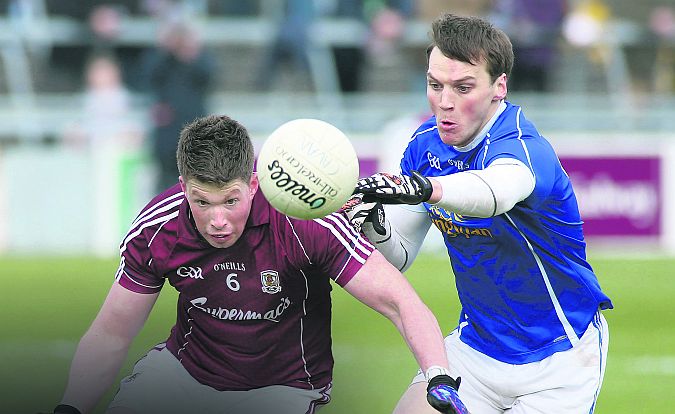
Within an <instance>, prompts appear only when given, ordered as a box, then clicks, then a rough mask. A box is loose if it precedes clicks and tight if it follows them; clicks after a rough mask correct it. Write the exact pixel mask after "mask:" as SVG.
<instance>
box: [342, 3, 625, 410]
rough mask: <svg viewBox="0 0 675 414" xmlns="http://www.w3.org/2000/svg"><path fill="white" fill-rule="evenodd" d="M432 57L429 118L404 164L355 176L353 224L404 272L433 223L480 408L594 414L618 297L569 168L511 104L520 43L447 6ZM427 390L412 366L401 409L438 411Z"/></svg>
mask: <svg viewBox="0 0 675 414" xmlns="http://www.w3.org/2000/svg"><path fill="white" fill-rule="evenodd" d="M427 56H428V72H427V98H428V101H429V104H430V107H431V110H432V113H433V116H432V117H431V118H429V119H428V120H427V121H426V122H424V123H423V124H422V125H421V126H420V127H419V128H418V129H417V131H416V132H415V133H414V135H413V136H412V138H411V140H410V142H409V144H408V146H407V148H406V150H405V151H404V154H403V159H402V161H401V172H400V174H396V175H393V174H388V173H378V174H374V175H372V176H370V177H367V178H363V179H361V180H360V181H359V182H358V184H357V192H358V193H357V194H355V196H354V197H353V198H352V200H350V202H349V203H348V205H346V207H345V210H346V212H347V214H348V216H349V218H350V222H351V223H352V225H354V227H355V228H357V229H361V230H362V231H363V232H364V233H365V234H366V235H367V236H368V237H369V238H370V240H371V242H373V243H374V244H375V246H376V247H377V248H378V250H380V251H381V252H382V253H383V254H384V255H385V257H387V259H388V260H389V261H390V262H392V263H393V264H394V265H396V266H398V267H399V269H401V270H405V269H407V268H408V267H409V266H410V264H411V262H412V261H413V260H414V258H415V255H416V254H417V252H418V249H419V248H420V246H421V244H422V242H423V239H424V237H425V235H426V233H427V230H428V229H429V227H430V226H431V225H432V224H433V225H434V226H435V227H436V228H437V229H438V230H439V231H440V232H441V233H442V234H443V237H444V240H445V244H446V246H447V251H448V255H449V256H450V259H451V263H452V270H453V272H454V274H455V282H456V286H457V291H458V295H459V299H460V302H461V305H462V309H461V314H460V316H459V324H458V326H457V328H456V329H455V330H454V331H452V333H450V335H448V336H447V337H446V339H445V345H446V351H447V354H448V361H449V364H450V375H451V376H453V377H457V376H459V377H461V379H462V382H461V383H462V386H461V389H460V390H459V395H460V397H461V398H462V400H463V401H464V402H465V404H466V406H467V408H468V409H469V410H470V411H471V412H473V413H480V414H491V413H505V412H508V413H512V414H517V413H518V414H520V413H547V414H551V413H589V412H592V411H593V409H594V407H595V402H596V400H597V397H598V392H599V390H600V386H601V384H602V379H603V373H604V370H605V361H606V357H607V343H608V339H609V337H608V330H607V324H606V321H605V319H604V317H603V316H602V314H601V310H604V309H610V308H612V303H611V301H610V299H609V298H608V297H607V296H606V295H605V294H604V293H603V292H602V290H601V289H600V285H599V283H598V279H597V278H596V276H595V274H594V273H593V270H592V268H591V266H590V264H589V263H588V261H587V260H586V253H585V248H586V244H585V242H584V236H583V232H582V220H581V217H580V215H579V209H578V206H577V201H576V197H575V194H574V190H573V188H572V184H571V182H570V179H569V177H568V175H567V174H566V172H565V170H564V169H563V167H562V166H561V164H560V161H559V160H558V158H557V156H556V154H555V152H554V150H553V148H552V147H551V145H550V144H549V143H548V141H546V139H544V138H543V137H542V136H541V135H540V134H539V132H538V131H537V129H536V128H535V126H534V125H533V124H532V123H531V122H530V121H528V120H527V118H526V117H525V115H524V114H523V110H522V109H521V108H520V107H518V106H516V105H513V104H511V103H509V102H508V101H506V95H507V79H508V76H509V73H510V71H511V68H512V66H513V60H514V56H513V51H512V46H511V42H510V40H509V39H508V37H507V36H506V34H505V33H504V32H502V31H501V30H498V29H496V28H495V27H493V26H492V25H491V24H489V23H488V22H486V21H484V20H481V19H479V18H473V17H457V16H454V15H450V14H447V15H443V16H441V17H439V18H438V19H437V20H436V21H434V23H433V24H432V45H431V46H430V47H429V48H428V50H427ZM381 204H385V209H384V213H385V214H382V213H383V211H382V210H381ZM389 204H398V205H389ZM429 277H438V275H429ZM425 387H426V385H425V384H424V382H423V376H422V375H418V376H416V377H415V378H414V379H413V382H412V384H411V386H410V388H409V389H408V390H407V391H406V393H405V394H404V395H403V397H402V398H401V400H400V401H399V404H398V406H397V408H396V411H395V412H396V413H397V414H402V413H415V414H419V413H427V412H431V411H430V410H429V409H428V407H426V406H425V404H426V402H425V400H424V398H425V392H424V391H425Z"/></svg>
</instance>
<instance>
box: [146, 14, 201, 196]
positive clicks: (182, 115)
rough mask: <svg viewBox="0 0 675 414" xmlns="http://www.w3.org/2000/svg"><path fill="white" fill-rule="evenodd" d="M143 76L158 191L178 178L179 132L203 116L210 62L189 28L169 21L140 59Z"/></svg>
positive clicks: (198, 40)
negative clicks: (149, 98) (149, 103)
mask: <svg viewBox="0 0 675 414" xmlns="http://www.w3.org/2000/svg"><path fill="white" fill-rule="evenodd" d="M143 72H144V74H145V77H146V79H147V82H146V84H147V87H148V88H149V92H150V93H151V94H152V95H153V97H154V103H153V104H152V108H151V117H152V127H153V131H152V135H151V151H152V155H153V157H154V158H155V162H156V165H157V168H158V178H157V189H158V191H161V190H163V189H165V188H167V187H170V186H172V185H173V184H175V182H176V179H177V177H178V169H177V167H176V144H177V140H178V135H179V132H180V130H181V128H182V127H183V126H184V125H185V124H187V123H189V122H191V121H193V120H194V119H195V118H198V117H200V116H203V115H206V113H207V108H206V102H207V97H208V87H209V84H210V81H211V78H212V75H213V72H214V60H213V57H212V56H211V54H210V53H209V52H208V51H207V50H206V49H205V48H204V47H203V45H202V42H201V40H200V39H199V37H198V35H197V33H196V31H195V30H194V29H193V28H192V27H190V26H188V25H187V24H185V23H183V22H180V21H178V22H174V21H172V22H170V23H166V24H165V26H164V27H162V28H161V29H160V33H159V41H158V45H157V47H156V48H155V49H151V50H150V51H148V52H147V55H146V56H145V58H144V62H143Z"/></svg>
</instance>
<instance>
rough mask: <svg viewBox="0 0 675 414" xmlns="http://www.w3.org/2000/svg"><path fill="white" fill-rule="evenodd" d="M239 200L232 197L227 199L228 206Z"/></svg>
mask: <svg viewBox="0 0 675 414" xmlns="http://www.w3.org/2000/svg"><path fill="white" fill-rule="evenodd" d="M238 202H239V199H238V198H230V199H228V200H227V201H225V205H226V206H233V205H235V204H237V203H238Z"/></svg>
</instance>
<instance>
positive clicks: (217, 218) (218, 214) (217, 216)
mask: <svg viewBox="0 0 675 414" xmlns="http://www.w3.org/2000/svg"><path fill="white" fill-rule="evenodd" d="M211 225H212V226H213V227H214V228H216V229H217V230H222V229H223V228H224V227H225V226H227V215H226V213H225V208H223V207H216V208H215V209H214V210H213V214H212V215H211Z"/></svg>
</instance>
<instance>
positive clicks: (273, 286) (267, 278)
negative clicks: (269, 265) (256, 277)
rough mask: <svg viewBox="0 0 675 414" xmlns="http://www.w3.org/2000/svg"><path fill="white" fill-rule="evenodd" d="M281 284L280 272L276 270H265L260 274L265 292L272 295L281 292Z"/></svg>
mask: <svg viewBox="0 0 675 414" xmlns="http://www.w3.org/2000/svg"><path fill="white" fill-rule="evenodd" d="M280 282H281V281H280V280H279V272H277V271H275V270H263V271H262V272H260V283H262V291H263V292H265V293H269V294H270V295H272V294H275V293H279V292H281V283H280Z"/></svg>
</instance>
